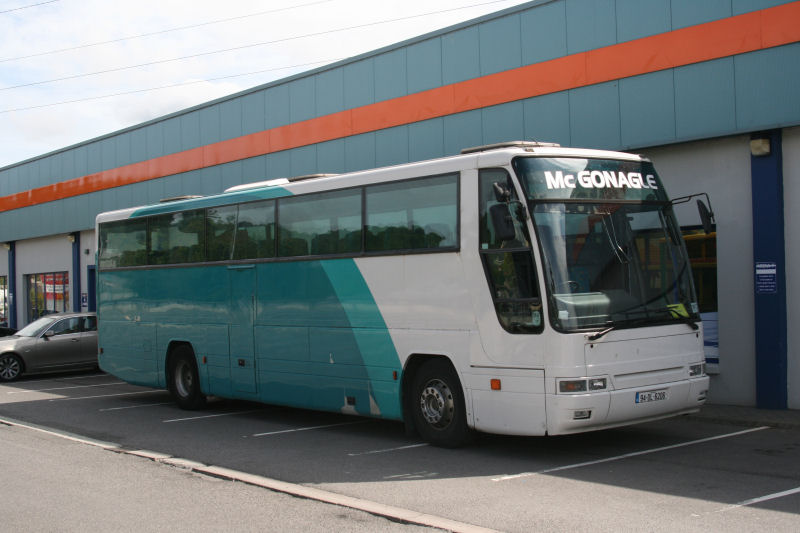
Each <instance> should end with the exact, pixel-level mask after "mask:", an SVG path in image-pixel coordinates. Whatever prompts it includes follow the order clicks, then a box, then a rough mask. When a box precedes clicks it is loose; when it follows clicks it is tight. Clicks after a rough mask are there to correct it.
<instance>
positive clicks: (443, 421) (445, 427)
mask: <svg viewBox="0 0 800 533" xmlns="http://www.w3.org/2000/svg"><path fill="white" fill-rule="evenodd" d="M411 416H412V417H413V419H414V425H415V427H416V429H417V431H418V432H419V434H420V436H421V437H422V439H423V440H425V441H426V442H429V443H430V444H433V445H434V446H441V447H443V448H456V447H458V446H461V445H463V444H465V443H466V442H467V441H468V440H469V437H470V436H471V432H470V429H469V427H468V426H467V413H466V408H465V403H464V393H463V391H462V389H461V383H460V382H459V380H458V375H457V374H456V371H455V369H454V368H453V366H452V365H451V364H450V362H449V361H448V360H446V359H430V360H428V361H425V362H424V363H423V364H422V365H421V366H420V367H419V369H418V370H417V372H416V374H415V375H414V379H413V381H412V384H411Z"/></svg>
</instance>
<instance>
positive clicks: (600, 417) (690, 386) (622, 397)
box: [547, 376, 709, 435]
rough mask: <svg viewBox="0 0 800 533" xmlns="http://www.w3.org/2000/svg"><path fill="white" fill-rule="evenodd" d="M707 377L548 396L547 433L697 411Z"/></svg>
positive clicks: (609, 426)
mask: <svg viewBox="0 0 800 533" xmlns="http://www.w3.org/2000/svg"><path fill="white" fill-rule="evenodd" d="M708 382H709V378H708V376H701V377H697V378H691V379H686V380H682V381H675V382H670V383H661V384H657V385H649V386H645V387H637V388H631V389H621V390H612V391H602V392H592V393H587V394H551V395H547V433H548V435H564V434H568V433H580V432H583V431H593V430H597V429H605V428H611V427H616V426H623V425H627V424H634V423H640V422H648V421H650V420H657V419H659V418H666V417H670V416H676V415H682V414H688V413H693V412H696V411H698V410H699V409H700V407H701V406H702V405H703V404H704V403H705V402H706V394H707V392H708Z"/></svg>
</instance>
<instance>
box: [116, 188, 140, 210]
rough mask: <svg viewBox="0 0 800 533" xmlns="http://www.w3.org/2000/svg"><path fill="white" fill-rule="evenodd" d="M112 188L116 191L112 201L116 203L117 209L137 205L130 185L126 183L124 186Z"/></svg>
mask: <svg viewBox="0 0 800 533" xmlns="http://www.w3.org/2000/svg"><path fill="white" fill-rule="evenodd" d="M112 190H113V191H114V192H115V193H116V195H115V198H114V202H115V203H116V205H117V208H118V209H123V208H125V207H133V206H135V205H137V204H136V203H135V202H134V199H133V187H132V186H130V185H126V186H124V187H116V188H114V189H112Z"/></svg>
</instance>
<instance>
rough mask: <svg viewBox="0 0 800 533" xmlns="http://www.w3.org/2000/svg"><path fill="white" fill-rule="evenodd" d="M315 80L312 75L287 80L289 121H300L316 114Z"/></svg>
mask: <svg viewBox="0 0 800 533" xmlns="http://www.w3.org/2000/svg"><path fill="white" fill-rule="evenodd" d="M315 82H316V80H315V79H314V77H313V76H312V77H309V78H300V79H299V80H294V81H290V82H289V84H288V87H289V122H292V123H294V122H302V121H303V120H308V119H310V118H314V117H316V116H317V111H316V102H315V101H316V96H317V95H316V89H315V86H316V85H315Z"/></svg>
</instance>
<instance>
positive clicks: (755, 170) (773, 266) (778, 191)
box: [750, 131, 788, 409]
mask: <svg viewBox="0 0 800 533" xmlns="http://www.w3.org/2000/svg"><path fill="white" fill-rule="evenodd" d="M761 137H767V138H768V139H769V141H770V147H771V153H770V154H769V155H767V156H752V157H751V159H750V168H751V172H752V175H751V179H752V190H753V264H754V271H756V273H755V275H756V282H755V289H756V291H755V337H756V405H757V406H758V407H761V408H765V409H786V407H787V395H788V390H787V383H788V377H787V360H786V357H787V351H786V347H787V340H786V326H787V324H786V252H785V245H784V218H783V153H782V140H781V132H780V131H773V132H770V133H768V134H766V135H762V136H761ZM759 267H761V268H763V269H764V270H765V271H766V272H770V271H773V270H774V273H772V274H769V273H768V274H761V276H765V277H766V279H765V280H764V279H759V276H760V275H759V274H758V271H759V270H760V268H759ZM765 267H766V268H765Z"/></svg>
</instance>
